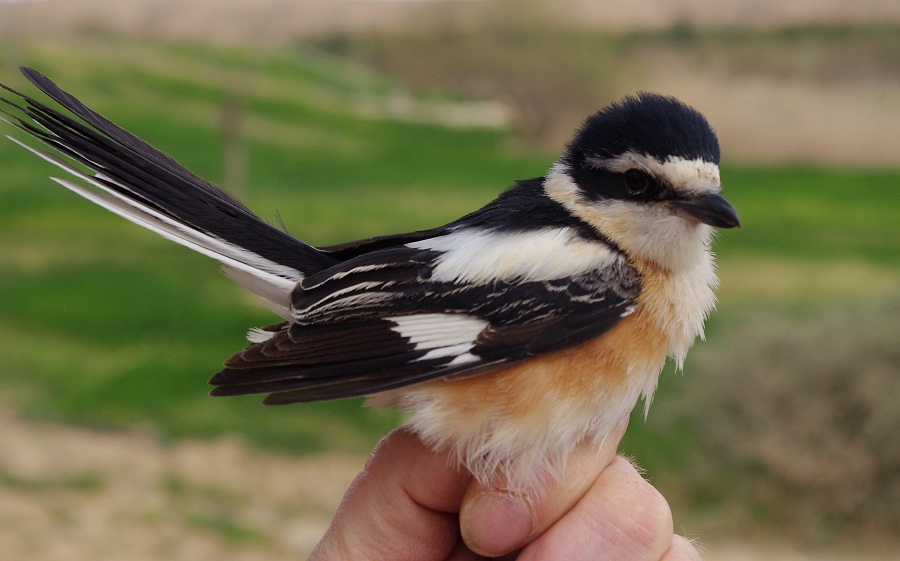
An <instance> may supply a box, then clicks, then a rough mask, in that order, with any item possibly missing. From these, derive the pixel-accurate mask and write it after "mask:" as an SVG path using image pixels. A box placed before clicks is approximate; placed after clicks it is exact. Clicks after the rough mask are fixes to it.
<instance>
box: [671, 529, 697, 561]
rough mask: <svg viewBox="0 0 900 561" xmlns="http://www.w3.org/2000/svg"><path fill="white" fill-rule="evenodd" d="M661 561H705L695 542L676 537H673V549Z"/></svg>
mask: <svg viewBox="0 0 900 561" xmlns="http://www.w3.org/2000/svg"><path fill="white" fill-rule="evenodd" d="M660 561H703V557H702V556H701V555H700V552H699V551H698V550H697V547H696V546H695V545H694V542H692V541H691V540H689V539H687V538H685V537H683V536H678V535H675V536H673V537H672V547H670V548H669V551H667V552H666V555H665V556H664V557H663V558H662V559H660Z"/></svg>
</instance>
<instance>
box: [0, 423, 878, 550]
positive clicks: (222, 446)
mask: <svg viewBox="0 0 900 561" xmlns="http://www.w3.org/2000/svg"><path fill="white" fill-rule="evenodd" d="M363 462H364V458H362V457H353V456H336V455H330V456H319V457H311V458H303V457H296V456H288V455H284V454H277V453H273V452H269V451H260V450H257V449H253V448H251V447H250V446H248V445H247V444H246V443H244V442H242V441H240V440H237V439H221V440H215V441H182V442H177V443H162V442H160V441H159V439H157V438H155V437H154V436H153V435H152V434H148V433H145V432H141V431H140V430H132V431H106V430H97V429H89V428H80V427H72V426H64V425H59V424H54V423H49V422H45V421H34V420H28V419H24V418H22V417H20V416H17V415H15V414H13V413H11V412H10V411H9V410H8V409H3V408H0V552H2V555H0V557H2V558H4V559H17V560H30V561H84V560H88V559H90V560H91V561H107V560H108V561H114V560H115V561H119V560H121V559H129V560H131V561H145V560H146V561H150V560H162V559H165V560H168V561H179V560H184V561H205V560H210V561H212V560H216V561H219V560H222V559H229V560H239V561H255V560H259V561H272V560H273V559H302V558H305V556H306V555H308V553H309V552H310V550H311V549H312V547H313V546H314V545H315V543H316V542H317V541H318V539H319V538H320V537H321V535H322V533H323V532H324V531H325V528H326V527H327V525H328V522H329V520H330V518H331V516H332V514H333V512H334V509H335V508H336V506H337V504H338V502H339V501H340V498H341V496H342V495H343V492H344V490H345V489H346V488H347V487H348V486H349V484H350V482H351V481H352V480H353V478H354V477H355V475H356V474H357V472H358V470H359V469H361V467H362V465H363ZM700 542H701V543H702V542H703V538H702V537H701V538H700ZM702 547H703V549H704V550H705V558H706V559H707V560H708V561H718V560H722V561H725V560H728V561H888V560H889V559H896V557H895V556H892V555H891V552H888V551H885V552H881V553H873V552H867V553H860V552H851V551H839V552H835V551H814V552H808V551H802V550H800V549H798V548H796V547H792V546H789V545H784V544H777V543H773V544H767V543H763V544H760V543H753V544H747V543H741V542H727V543H722V542H715V543H709V544H703V546H702ZM894 553H896V552H894Z"/></svg>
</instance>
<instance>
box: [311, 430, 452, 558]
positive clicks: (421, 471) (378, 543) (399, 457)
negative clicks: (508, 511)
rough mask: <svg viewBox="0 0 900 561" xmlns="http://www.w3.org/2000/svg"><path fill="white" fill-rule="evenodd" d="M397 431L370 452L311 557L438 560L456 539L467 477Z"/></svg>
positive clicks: (404, 432)
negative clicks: (363, 466) (367, 459)
mask: <svg viewBox="0 0 900 561" xmlns="http://www.w3.org/2000/svg"><path fill="white" fill-rule="evenodd" d="M454 466H455V463H454V462H451V461H450V459H449V458H448V457H447V455H446V454H438V453H434V452H432V451H431V450H429V449H428V448H427V447H425V445H424V444H422V443H421V441H420V440H419V439H418V438H416V437H415V435H413V434H411V433H410V432H408V431H406V430H404V429H399V430H396V431H394V432H392V433H390V434H389V435H388V436H386V437H385V438H384V439H382V441H381V442H380V443H379V444H378V446H377V447H376V448H375V451H374V452H372V455H371V456H370V457H369V461H368V462H367V463H366V466H365V468H363V470H362V472H360V474H359V475H358V476H357V477H356V480H355V481H354V482H353V484H352V485H351V486H350V489H349V490H348V491H347V494H346V495H344V499H343V500H342V501H341V504H340V506H339V507H338V510H337V513H336V514H335V516H334V520H332V522H331V526H329V528H328V530H327V531H326V533H325V536H324V537H323V538H322V541H321V542H319V544H318V545H317V546H316V549H315V550H314V551H313V553H312V555H311V556H310V558H309V559H310V560H312V561H326V560H327V561H343V560H351V559H352V560H356V559H391V560H397V561H404V560H407V559H408V560H410V561H425V560H443V559H446V558H447V557H448V555H449V554H450V553H451V552H452V551H453V550H454V547H455V546H456V543H457V541H458V540H459V530H458V528H457V524H458V512H459V504H460V501H461V500H462V497H463V495H464V493H465V490H466V487H467V486H468V484H469V478H470V476H469V475H468V473H466V472H465V471H464V470H463V469H461V468H458V467H454Z"/></svg>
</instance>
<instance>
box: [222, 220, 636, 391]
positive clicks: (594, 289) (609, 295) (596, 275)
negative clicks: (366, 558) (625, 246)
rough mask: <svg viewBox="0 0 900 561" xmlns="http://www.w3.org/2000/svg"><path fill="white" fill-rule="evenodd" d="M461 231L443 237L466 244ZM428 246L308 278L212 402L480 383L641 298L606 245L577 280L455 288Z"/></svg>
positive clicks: (234, 363) (574, 339) (603, 327)
mask: <svg viewBox="0 0 900 561" xmlns="http://www.w3.org/2000/svg"><path fill="white" fill-rule="evenodd" d="M464 226H466V225H462V224H461V225H457V226H454V227H449V228H447V229H445V230H444V231H443V232H444V237H447V236H452V235H453V234H454V233H456V234H457V235H459V236H463V235H467V232H468V230H466V228H465V227H464ZM468 226H470V227H471V224H468ZM556 230H558V231H560V232H563V231H571V232H570V233H571V234H572V235H575V233H576V231H575V229H574V228H570V227H564V228H556ZM479 232H480V233H481V234H484V235H487V236H492V235H503V234H501V233H499V232H498V231H497V230H494V231H491V232H488V231H486V230H480V231H479ZM486 232H487V233H486ZM551 233H552V232H551ZM508 235H509V236H515V235H517V234H516V233H508ZM402 239H403V238H401V240H402ZM438 239H440V238H438ZM430 241H431V240H425V243H410V244H408V245H402V246H394V247H385V248H383V249H378V250H375V251H372V252H371V253H364V254H362V255H358V256H356V257H353V258H351V259H349V260H348V261H346V262H344V263H341V264H340V265H337V266H335V267H332V268H330V269H327V270H325V271H322V272H320V273H316V274H313V275H310V276H309V277H307V278H305V279H304V280H303V281H302V282H301V283H300V285H299V286H298V288H297V289H296V290H295V291H294V293H293V295H292V300H293V302H292V304H293V305H292V315H293V319H292V321H291V322H286V323H283V324H280V325H277V326H272V327H270V328H266V329H267V330H266V331H263V332H258V333H257V334H256V337H258V342H256V343H254V344H252V345H250V346H249V347H248V348H247V349H245V350H244V351H242V352H240V353H238V354H236V355H234V356H233V357H232V358H231V359H229V361H228V362H227V363H226V368H225V369H224V370H222V371H221V372H219V373H218V374H216V376H214V377H213V378H212V380H211V381H210V382H211V383H212V384H213V385H215V386H217V387H216V388H215V389H214V390H213V392H212V393H213V394H214V395H240V394H250V393H269V394H270V395H269V396H268V397H267V398H266V400H265V401H266V403H269V404H282V403H292V402H300V401H315V400H322V399H336V398H343V397H352V396H359V395H368V394H372V393H376V392H379V391H384V390H388V389H392V388H397V387H400V386H405V385H409V384H413V383H416V382H421V381H424V380H428V379H433V378H438V377H448V376H453V377H461V376H468V375H474V374H480V373H483V372H486V371H490V370H493V369H497V368H500V367H502V366H505V365H509V364H513V363H515V362H518V361H521V360H524V359H526V358H528V357H532V356H536V355H540V354H543V353H547V352H550V351H554V350H558V349H563V348H567V347H571V346H575V345H578V344H581V343H584V342H586V341H588V340H590V339H593V338H595V337H597V336H599V335H601V334H602V333H604V332H605V331H607V330H608V329H610V328H611V327H612V326H613V325H615V324H616V323H617V322H618V321H619V320H620V319H621V318H622V317H624V316H625V315H627V314H628V313H629V311H630V309H631V307H632V305H633V303H634V299H635V297H636V296H637V293H638V291H639V288H640V282H639V278H638V275H637V273H636V271H635V270H634V269H632V268H631V267H630V266H629V265H628V264H627V262H626V260H625V258H624V256H623V255H622V254H621V253H619V252H618V251H616V250H615V249H614V248H610V247H609V246H606V245H604V244H603V243H602V242H600V241H599V240H593V241H591V242H586V243H594V244H597V253H598V254H602V255H606V258H605V259H602V260H599V261H598V262H597V263H596V266H593V267H581V268H580V269H579V270H578V272H577V273H576V274H566V275H561V276H559V277H556V278H538V277H541V276H544V277H548V275H545V274H544V275H542V271H540V267H539V266H538V270H537V271H534V270H532V271H530V272H529V273H528V274H524V275H518V276H516V275H513V276H508V277H502V275H501V277H500V278H495V279H493V280H487V281H485V280H484V279H466V278H457V279H450V278H447V275H446V272H442V270H441V262H442V259H446V258H447V253H448V252H446V251H440V250H438V249H433V248H429V247H428V245H429V242H430ZM382 243H387V242H382ZM435 245H436V246H440V245H441V244H440V243H436V244H435ZM456 251H457V252H463V253H459V255H461V256H462V257H463V258H464V257H465V256H466V254H465V253H464V251H465V250H464V249H463V250H456ZM473 255H474V254H473ZM548 257H549V256H544V255H540V254H536V255H532V256H531V257H530V259H532V260H534V261H533V262H534V263H537V264H540V263H541V262H543V261H545V260H546V259H547V258H548ZM476 260H477V259H476ZM465 270H466V269H463V271H465ZM463 276H465V275H463ZM549 276H552V275H549Z"/></svg>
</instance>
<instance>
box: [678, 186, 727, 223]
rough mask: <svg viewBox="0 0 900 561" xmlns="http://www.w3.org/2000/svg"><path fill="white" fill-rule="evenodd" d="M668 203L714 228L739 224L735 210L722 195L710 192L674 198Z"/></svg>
mask: <svg viewBox="0 0 900 561" xmlns="http://www.w3.org/2000/svg"><path fill="white" fill-rule="evenodd" d="M669 204H670V205H671V206H673V207H674V208H675V209H677V210H678V211H679V212H681V213H683V214H686V215H687V216H689V217H691V218H693V219H694V220H697V221H699V222H703V223H704V224H709V225H710V226H713V227H715V228H734V227H736V226H740V225H741V220H740V218H738V215H737V211H736V210H734V207H733V206H731V205H730V204H729V203H728V201H726V200H725V199H724V198H722V196H720V195H716V194H714V193H710V194H708V195H702V196H700V197H694V198H690V199H675V200H671V201H669Z"/></svg>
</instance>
